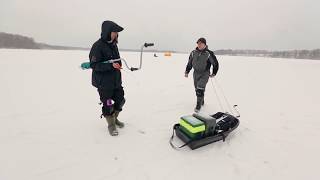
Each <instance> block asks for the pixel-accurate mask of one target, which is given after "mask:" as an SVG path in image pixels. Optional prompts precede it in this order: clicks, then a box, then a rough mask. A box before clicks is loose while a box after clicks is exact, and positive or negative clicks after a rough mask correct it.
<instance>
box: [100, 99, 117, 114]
mask: <svg viewBox="0 0 320 180" xmlns="http://www.w3.org/2000/svg"><path fill="white" fill-rule="evenodd" d="M102 103H103V106H102V114H103V115H104V116H109V115H111V114H113V112H114V104H113V102H112V100H111V99H107V100H106V101H105V102H102Z"/></svg>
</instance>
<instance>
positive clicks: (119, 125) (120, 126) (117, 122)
mask: <svg viewBox="0 0 320 180" xmlns="http://www.w3.org/2000/svg"><path fill="white" fill-rule="evenodd" d="M119 113H120V111H115V112H114V114H113V116H114V118H115V119H116V125H117V126H118V127H119V128H123V127H124V123H123V122H121V121H119V119H118V116H119Z"/></svg>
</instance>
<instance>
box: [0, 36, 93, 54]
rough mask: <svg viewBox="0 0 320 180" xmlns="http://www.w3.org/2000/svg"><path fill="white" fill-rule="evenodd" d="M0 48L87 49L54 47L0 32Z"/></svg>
mask: <svg viewBox="0 0 320 180" xmlns="http://www.w3.org/2000/svg"><path fill="white" fill-rule="evenodd" d="M0 48H8V49H60V50H76V49H79V50H86V49H88V48H81V47H67V46H54V45H48V44H45V43H38V42H35V41H34V39H33V38H30V37H26V36H21V35H18V34H9V33H4V32H0Z"/></svg>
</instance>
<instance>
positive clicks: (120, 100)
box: [98, 87, 125, 116]
mask: <svg viewBox="0 0 320 180" xmlns="http://www.w3.org/2000/svg"><path fill="white" fill-rule="evenodd" d="M98 92H99V96H100V101H101V102H102V104H103V106H102V114H103V116H109V115H112V114H113V113H114V111H122V107H123V105H124V103H125V98H124V91H123V87H120V88H117V89H98ZM111 100H112V101H113V102H114V103H113V104H110V101H111Z"/></svg>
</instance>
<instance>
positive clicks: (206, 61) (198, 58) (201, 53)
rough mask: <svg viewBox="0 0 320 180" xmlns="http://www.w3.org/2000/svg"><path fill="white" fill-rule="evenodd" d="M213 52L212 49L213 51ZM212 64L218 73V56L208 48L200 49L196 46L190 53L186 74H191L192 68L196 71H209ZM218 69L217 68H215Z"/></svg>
mask: <svg viewBox="0 0 320 180" xmlns="http://www.w3.org/2000/svg"><path fill="white" fill-rule="evenodd" d="M211 52H212V51H211ZM211 65H212V66H213V73H212V74H216V73H217V67H218V66H219V65H218V63H217V59H216V56H215V55H214V54H213V52H212V53H210V51H209V50H208V49H207V48H206V49H204V50H199V49H198V48H196V49H195V50H193V51H192V52H191V53H190V56H189V60H188V64H187V67H186V71H185V73H186V74H189V72H190V70H191V69H192V68H193V69H194V72H195V73H200V74H201V73H203V72H205V71H209V70H210V67H211ZM215 69H216V70H215Z"/></svg>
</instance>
